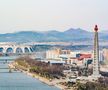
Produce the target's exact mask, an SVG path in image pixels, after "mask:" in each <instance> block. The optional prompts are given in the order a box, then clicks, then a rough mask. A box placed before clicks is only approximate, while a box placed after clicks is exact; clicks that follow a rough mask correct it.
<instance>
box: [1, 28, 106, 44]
mask: <svg viewBox="0 0 108 90" xmlns="http://www.w3.org/2000/svg"><path fill="white" fill-rule="evenodd" d="M99 37H100V39H101V40H108V33H104V32H101V33H99ZM92 39H93V32H88V31H86V30H83V29H80V28H77V29H74V28H70V29H69V30H66V31H64V32H59V31H56V30H52V31H45V32H34V31H21V32H16V33H6V34H0V42H35V41H38V42H43V41H44V42H47V41H48V42H50V41H65V42H66V41H89V40H92Z"/></svg>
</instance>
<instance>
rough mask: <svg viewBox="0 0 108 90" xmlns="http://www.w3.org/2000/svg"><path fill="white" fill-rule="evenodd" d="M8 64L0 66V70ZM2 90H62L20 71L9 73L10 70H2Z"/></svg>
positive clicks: (0, 75)
mask: <svg viewBox="0 0 108 90" xmlns="http://www.w3.org/2000/svg"><path fill="white" fill-rule="evenodd" d="M7 67H8V65H7V64H0V68H7ZM0 90H60V89H58V88H57V87H54V86H49V85H47V84H45V83H42V82H41V81H39V80H38V79H36V78H33V77H30V76H28V75H26V74H24V73H21V72H20V71H13V72H12V73H9V69H0Z"/></svg>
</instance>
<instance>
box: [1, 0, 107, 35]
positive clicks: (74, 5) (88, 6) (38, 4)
mask: <svg viewBox="0 0 108 90" xmlns="http://www.w3.org/2000/svg"><path fill="white" fill-rule="evenodd" d="M107 6H108V1H107V0H59V1H58V0H44V1H42V0H0V11H1V12H0V31H1V33H10V32H18V31H48V30H57V31H66V30H68V29H69V28H82V29H84V30H87V31H92V30H93V28H92V27H93V26H94V25H95V24H97V25H98V26H99V29H100V31H102V30H108V26H107V23H108V21H107V20H108V17H107V16H108V12H107Z"/></svg>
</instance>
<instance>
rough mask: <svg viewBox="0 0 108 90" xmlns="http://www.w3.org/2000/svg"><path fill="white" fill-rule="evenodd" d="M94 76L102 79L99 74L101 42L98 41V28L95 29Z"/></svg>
mask: <svg viewBox="0 0 108 90" xmlns="http://www.w3.org/2000/svg"><path fill="white" fill-rule="evenodd" d="M93 76H94V77H100V74H99V41H98V26H97V25H95V28H94V58H93Z"/></svg>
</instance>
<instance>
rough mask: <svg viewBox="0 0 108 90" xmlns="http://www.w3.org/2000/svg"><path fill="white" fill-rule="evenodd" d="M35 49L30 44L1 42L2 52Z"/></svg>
mask: <svg viewBox="0 0 108 90" xmlns="http://www.w3.org/2000/svg"><path fill="white" fill-rule="evenodd" d="M32 52H33V49H32V47H31V46H30V45H23V44H16V43H0V54H3V53H19V54H23V53H32Z"/></svg>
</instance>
